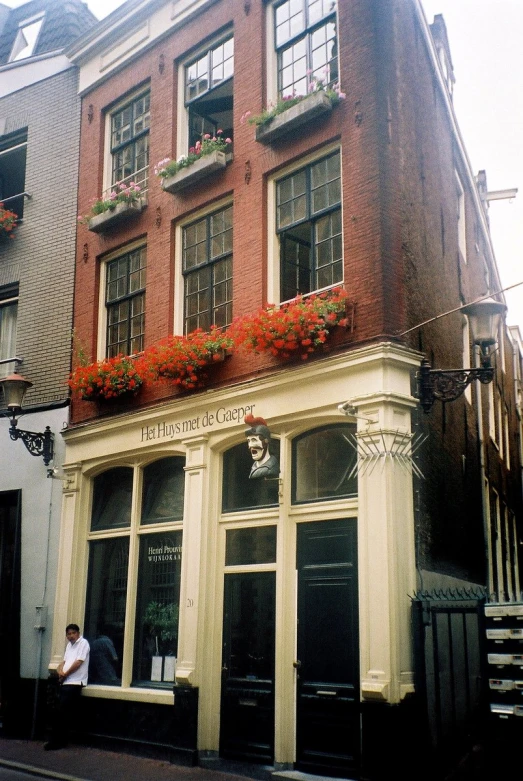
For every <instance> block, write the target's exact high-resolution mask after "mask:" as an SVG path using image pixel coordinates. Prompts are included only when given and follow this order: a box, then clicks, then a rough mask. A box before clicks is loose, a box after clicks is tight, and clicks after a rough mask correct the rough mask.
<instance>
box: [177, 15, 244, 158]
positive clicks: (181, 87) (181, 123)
mask: <svg viewBox="0 0 523 781" xmlns="http://www.w3.org/2000/svg"><path fill="white" fill-rule="evenodd" d="M230 39H232V41H233V47H234V29H233V28H232V27H228V28H227V29H226V30H224V31H222V33H221V34H220V35H218V36H216V37H215V38H213V39H211V40H208V41H207V42H206V43H205V44H202V45H201V46H199V47H198V48H197V49H196V50H194V51H193V52H192V53H191V54H190V55H188V56H187V57H183V58H182V59H180V61H179V63H178V110H177V115H178V125H177V134H176V159H178V158H179V157H181V156H182V155H186V154H187V152H188V151H189V139H190V132H189V106H190V105H192V104H194V103H195V102H196V100H198V99H199V98H201V97H202V95H208V94H209V93H210V92H212V91H213V89H214V88H212V87H211V88H208V89H207V90H205V91H204V92H202V93H201V95H198V96H197V97H195V98H194V99H192V100H190V101H189V102H186V97H185V92H186V71H187V68H189V67H190V66H191V65H192V64H193V63H194V62H196V61H197V60H199V59H202V58H203V56H204V55H205V54H207V55H210V53H211V52H212V51H213V49H216V48H218V47H219V46H220V45H222V44H223V43H225V42H226V41H228V40H230ZM233 52H234V48H233ZM233 58H234V53H233ZM227 81H232V84H233V89H232V92H233V101H234V65H233V72H232V75H231V76H228V77H227V79H223V80H222V81H221V82H220V86H221V85H222V84H225V83H227ZM217 129H219V128H217ZM222 129H223V128H222Z"/></svg>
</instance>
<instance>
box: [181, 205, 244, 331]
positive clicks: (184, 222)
mask: <svg viewBox="0 0 523 781" xmlns="http://www.w3.org/2000/svg"><path fill="white" fill-rule="evenodd" d="M233 205H234V204H233V201H232V200H231V197H230V195H229V196H225V197H223V198H220V199H219V200H217V201H213V202H212V203H209V204H207V206H205V207H204V208H203V209H199V210H198V211H197V212H193V213H192V214H191V215H189V216H186V217H183V218H182V219H180V221H179V222H177V223H176V224H175V227H174V233H175V236H174V280H175V282H174V313H173V333H175V334H183V333H185V330H184V329H185V282H184V274H183V229H184V228H185V227H187V226H188V225H190V224H191V223H193V222H197V221H198V220H199V219H201V218H203V217H206V216H207V215H208V214H212V213H213V212H218V211H220V210H221V209H223V208H226V207H227V206H233ZM233 258H234V246H233ZM233 278H234V259H233Z"/></svg>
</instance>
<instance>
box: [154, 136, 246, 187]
mask: <svg viewBox="0 0 523 781" xmlns="http://www.w3.org/2000/svg"><path fill="white" fill-rule="evenodd" d="M231 144H232V139H231V138H224V137H223V130H217V131H216V134H215V135H213V136H211V134H210V133H205V134H204V135H203V136H202V140H201V141H197V142H196V144H195V145H194V146H192V147H191V148H190V149H189V153H188V154H186V155H181V156H180V157H179V158H178V160H171V158H170V157H166V158H165V159H164V160H160V162H159V163H156V165H155V166H154V173H155V174H156V176H159V177H160V179H167V178H169V177H170V176H174V175H175V174H177V173H178V171H181V169H182V168H188V167H189V166H190V165H192V164H193V163H195V162H196V161H197V160H200V158H202V157H206V156H207V155H210V154H212V153H213V152H228V151H229V149H230V145H231Z"/></svg>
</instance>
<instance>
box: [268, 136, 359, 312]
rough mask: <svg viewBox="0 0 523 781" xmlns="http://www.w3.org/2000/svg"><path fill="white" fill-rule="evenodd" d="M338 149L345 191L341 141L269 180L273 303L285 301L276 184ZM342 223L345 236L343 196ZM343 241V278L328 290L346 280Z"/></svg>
mask: <svg viewBox="0 0 523 781" xmlns="http://www.w3.org/2000/svg"><path fill="white" fill-rule="evenodd" d="M336 151H338V152H339V154H340V168H341V192H342V193H343V155H342V149H341V146H340V144H339V143H334V144H328V145H327V146H324V147H322V148H321V149H319V150H317V151H316V152H313V153H311V154H309V155H306V156H304V157H300V159H299V160H295V161H294V162H293V163H292V164H291V165H289V166H287V167H286V168H284V169H282V170H279V171H278V172H277V173H274V174H272V175H271V176H270V177H269V180H268V188H267V206H268V217H267V300H268V301H270V302H271V303H273V304H281V303H284V302H283V301H281V300H280V242H279V239H278V235H277V232H276V184H277V182H278V181H280V180H281V179H284V178H285V177H286V176H289V175H290V174H292V173H294V172H295V171H299V170H300V169H301V168H305V167H306V166H308V165H311V164H312V163H315V162H316V161H318V160H321V159H322V158H323V157H328V156H329V155H330V154H332V153H333V152H336ZM340 208H341V225H342V236H343V196H342V198H341V204H340ZM344 244H345V243H344V242H343V241H342V264H343V271H344V274H343V279H342V280H341V281H340V282H337V283H336V284H335V285H329V286H328V287H326V288H321V290H324V289H325V290H328V289H329V288H332V287H339V286H340V285H343V283H344V280H345V246H344ZM313 292H314V293H318V292H320V290H314V291H312V290H311V293H313Z"/></svg>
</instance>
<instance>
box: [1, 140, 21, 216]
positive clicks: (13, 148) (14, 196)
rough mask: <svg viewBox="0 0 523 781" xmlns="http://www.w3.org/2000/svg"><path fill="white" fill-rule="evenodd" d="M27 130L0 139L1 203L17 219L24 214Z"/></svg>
mask: <svg viewBox="0 0 523 781" xmlns="http://www.w3.org/2000/svg"><path fill="white" fill-rule="evenodd" d="M26 156H27V129H24V130H19V131H17V132H16V133H9V134H8V135H6V136H3V137H0V203H3V204H4V205H5V207H6V209H9V210H10V211H13V212H14V213H15V214H16V215H17V217H19V218H21V217H23V214H24V197H25V196H24V192H25V164H26Z"/></svg>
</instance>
